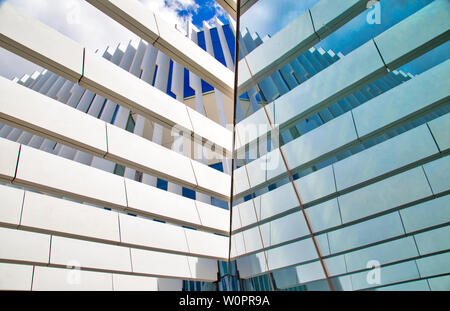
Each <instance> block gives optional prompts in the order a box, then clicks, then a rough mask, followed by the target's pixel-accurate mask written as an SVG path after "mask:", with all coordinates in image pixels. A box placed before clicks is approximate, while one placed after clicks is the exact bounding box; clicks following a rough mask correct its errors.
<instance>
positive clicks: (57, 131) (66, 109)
mask: <svg viewBox="0 0 450 311" xmlns="http://www.w3.org/2000/svg"><path fill="white" fill-rule="evenodd" d="M0 92H1V93H2V97H1V98H0V119H2V120H3V121H4V122H7V123H9V124H10V125H12V126H14V127H19V128H22V129H24V130H26V131H27V132H31V133H34V134H37V135H40V136H44V137H46V138H49V139H51V140H55V141H58V142H61V143H63V144H65V145H69V146H71V147H74V148H81V149H83V150H86V151H88V152H89V153H92V154H94V155H96V156H101V157H103V156H104V155H105V154H106V152H107V149H106V148H107V146H106V128H105V127H106V124H105V122H103V121H100V120H98V119H96V118H94V117H91V116H89V115H87V114H86V113H84V112H82V111H80V110H77V109H73V108H72V107H70V106H67V105H63V104H61V103H60V102H58V101H56V100H53V99H51V98H48V97H47V96H45V95H42V94H39V93H37V92H35V91H33V90H31V89H28V88H26V87H23V86H21V85H19V84H17V83H13V82H12V81H9V80H7V79H5V78H2V77H0Z"/></svg>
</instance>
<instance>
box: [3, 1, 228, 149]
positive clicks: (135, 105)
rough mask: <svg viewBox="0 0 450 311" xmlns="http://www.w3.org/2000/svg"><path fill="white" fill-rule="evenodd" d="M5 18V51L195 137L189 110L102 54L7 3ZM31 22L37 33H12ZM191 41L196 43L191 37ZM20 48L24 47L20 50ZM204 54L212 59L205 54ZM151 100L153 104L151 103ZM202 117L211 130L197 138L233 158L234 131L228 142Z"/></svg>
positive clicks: (198, 135)
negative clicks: (87, 48)
mask: <svg viewBox="0 0 450 311" xmlns="http://www.w3.org/2000/svg"><path fill="white" fill-rule="evenodd" d="M0 17H1V21H2V22H1V24H0V36H1V37H0V38H1V39H0V45H1V46H2V47H4V48H6V49H9V50H11V51H12V52H16V53H18V54H19V55H21V56H23V57H25V58H27V59H28V60H30V61H33V62H36V63H38V64H40V65H42V66H44V67H46V68H48V69H50V70H52V71H54V72H56V73H58V74H60V75H62V76H64V77H66V78H68V79H69V80H71V81H73V82H77V81H79V80H80V82H79V83H80V85H82V86H84V87H87V88H88V89H90V90H91V91H93V92H97V93H98V94H100V95H102V96H104V97H106V98H108V99H111V100H113V101H116V102H117V103H119V104H121V105H123V106H124V107H126V108H128V109H131V110H133V111H135V112H137V113H139V114H141V115H142V116H144V117H146V118H148V119H152V120H155V121H157V122H161V123H163V124H164V125H165V126H168V127H173V126H177V128H178V129H179V130H182V131H185V132H187V133H188V134H189V135H191V133H192V131H193V128H192V123H191V120H190V118H189V112H188V111H189V110H190V108H189V107H186V106H185V105H184V104H182V103H180V102H178V101H176V100H175V99H173V98H171V97H170V96H169V95H167V94H165V93H163V92H161V91H159V90H157V89H155V88H153V87H152V86H151V85H149V84H148V83H146V82H144V81H142V80H140V79H139V78H137V77H136V76H134V75H133V74H131V73H129V72H127V71H125V70H123V69H121V68H119V67H118V66H115V65H114V64H111V63H110V62H108V61H107V60H106V59H104V58H102V57H101V56H98V55H94V54H93V53H91V52H89V51H86V50H85V49H84V48H83V47H82V46H80V45H79V44H78V43H75V42H74V41H72V40H71V39H69V38H67V37H64V36H63V35H61V34H60V33H58V32H57V31H55V30H53V29H51V28H48V27H47V26H46V25H43V24H42V23H40V22H38V21H35V20H33V19H32V18H30V17H28V16H26V15H24V14H22V13H20V12H19V11H17V10H16V9H14V8H13V7H12V6H11V5H9V4H6V3H3V4H2V5H1V6H0ZM30 23H31V24H32V27H31V28H32V29H33V33H30V32H28V31H18V32H14V31H11V29H26V28H28V25H29V24H30ZM183 38H184V37H183ZM185 39H186V40H188V41H189V42H191V41H190V40H189V39H187V38H185ZM54 40H56V42H54ZM47 41H48V42H47ZM43 42H44V43H45V44H44V45H43V47H41V46H40V45H41V44H42V43H43ZM191 43H192V44H194V43H193V42H191ZM14 46H19V47H18V48H15V47H14ZM183 48H184V47H183ZM198 48H199V49H201V48H200V47H198ZM18 50H20V51H23V53H22V52H20V53H19V51H18ZM25 52H26V53H25ZM202 52H203V53H205V55H207V53H206V52H204V51H203V50H202ZM207 56H209V55H207ZM74 64H75V65H74ZM220 65H221V64H220ZM221 66H222V65H221ZM74 67H77V68H78V67H79V68H78V69H76V70H77V71H76V74H74V70H75V69H74ZM223 67H224V66H223ZM224 68H225V67H224ZM226 70H228V69H226ZM228 71H229V70H228ZM230 72H231V71H230ZM83 73H84V75H83ZM231 76H233V74H232V73H231ZM149 98H152V99H153V100H148V99H149ZM200 119H201V120H204V121H205V122H206V124H208V126H207V127H206V128H204V127H203V128H201V129H200V130H199V133H194V134H196V135H194V138H195V139H197V138H200V139H201V140H202V141H203V140H204V141H206V142H209V143H210V144H212V145H215V144H216V145H218V146H219V147H220V148H222V149H223V150H225V151H226V152H227V153H228V154H230V153H231V140H232V135H231V131H228V132H230V133H228V132H226V134H225V136H226V137H225V139H224V138H223V137H224V134H223V131H224V129H223V127H222V126H220V125H219V124H216V123H215V122H208V120H209V119H208V118H207V117H204V116H203V117H200ZM214 133H217V135H218V136H219V137H220V143H219V142H217V143H216V142H215V140H212V141H210V140H209V139H208V138H206V137H205V135H206V136H207V137H209V138H210V139H211V138H214V137H213V136H214Z"/></svg>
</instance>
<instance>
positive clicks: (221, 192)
mask: <svg viewBox="0 0 450 311" xmlns="http://www.w3.org/2000/svg"><path fill="white" fill-rule="evenodd" d="M0 92H1V93H2V94H3V96H2V97H1V98H0V120H1V121H3V122H5V123H8V124H10V125H12V126H14V127H18V128H22V129H24V130H26V131H28V132H32V133H35V134H37V135H40V136H43V137H45V138H48V139H51V140H52V141H57V142H60V143H62V144H64V145H68V146H71V147H73V148H76V149H80V150H82V151H86V152H88V153H89V154H92V155H95V156H100V157H105V158H106V159H108V160H111V161H114V162H116V163H119V164H122V165H125V166H127V167H131V168H134V169H137V170H140V171H142V172H145V173H148V174H152V175H156V176H157V177H160V178H163V179H164V180H168V181H171V182H176V183H179V184H181V185H183V186H186V187H188V188H191V189H198V190H201V191H203V192H206V193H208V194H211V195H214V196H217V197H219V198H221V199H224V200H228V197H229V189H230V183H231V182H230V179H231V177H230V175H227V174H224V173H222V172H219V171H217V170H214V169H212V168H210V167H208V166H206V165H204V164H201V163H198V162H196V161H191V159H189V158H188V157H186V156H183V155H181V154H179V153H176V152H174V151H172V150H170V149H167V148H165V147H163V146H160V145H158V144H156V143H154V142H151V141H149V140H147V139H144V138H142V137H139V136H137V135H134V134H132V133H129V132H127V131H126V130H123V129H120V128H118V127H116V126H113V125H110V124H107V123H105V122H103V121H101V120H99V119H97V118H94V117H92V116H90V115H88V114H85V113H83V112H81V111H79V110H76V109H73V108H72V107H70V106H67V105H62V104H61V103H59V102H57V101H55V100H53V99H50V98H48V97H46V96H45V95H42V94H39V93H37V92H34V91H33V90H30V89H28V88H25V87H23V86H21V85H19V84H17V83H13V82H11V81H9V80H7V79H4V78H0ZM224 130H225V129H224ZM5 148H6V147H5ZM191 162H192V165H191ZM10 174H12V172H10ZM197 180H198V182H197ZM210 180H212V181H213V182H210Z"/></svg>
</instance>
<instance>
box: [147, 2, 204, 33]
mask: <svg viewBox="0 0 450 311" xmlns="http://www.w3.org/2000/svg"><path fill="white" fill-rule="evenodd" d="M140 1H141V2H142V3H144V4H145V5H146V6H147V7H149V8H150V9H151V10H152V11H153V12H155V13H157V14H158V15H159V16H160V17H161V18H163V19H164V20H165V21H166V22H168V23H169V24H172V25H178V26H179V29H186V26H187V23H188V22H189V21H190V20H192V16H193V13H196V12H197V10H198V8H199V5H198V4H197V3H195V1H194V0H166V1H164V0H140ZM180 12H183V15H180Z"/></svg>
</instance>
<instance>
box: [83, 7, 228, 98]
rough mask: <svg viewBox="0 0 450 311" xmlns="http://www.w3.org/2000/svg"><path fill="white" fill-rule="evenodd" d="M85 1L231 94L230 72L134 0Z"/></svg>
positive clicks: (216, 86)
mask: <svg viewBox="0 0 450 311" xmlns="http://www.w3.org/2000/svg"><path fill="white" fill-rule="evenodd" d="M87 1H88V2H89V3H90V4H92V5H93V6H95V7H96V8H98V9H99V10H101V11H102V12H103V13H105V14H106V15H109V16H110V17H111V18H113V19H114V20H116V21H117V22H119V23H121V24H122V25H123V26H125V27H127V28H128V29H129V30H130V31H132V32H134V33H135V34H136V35H138V36H142V38H143V39H144V40H150V41H148V42H149V43H151V44H153V45H154V46H155V47H157V48H158V49H159V50H161V51H162V52H164V53H165V54H167V55H168V56H169V57H170V58H172V59H173V60H175V61H176V62H177V63H179V64H181V65H183V66H185V67H186V68H188V69H189V70H190V71H192V72H193V73H195V74H197V75H198V76H200V77H202V78H203V79H204V80H205V81H206V82H208V83H210V84H211V85H212V86H214V87H215V88H217V89H218V90H220V91H222V92H224V93H225V94H227V95H228V96H229V97H232V96H233V84H234V74H233V72H232V71H231V70H229V69H228V68H227V67H225V66H223V65H222V64H221V63H220V62H219V61H217V60H216V59H215V58H214V57H212V56H210V55H208V54H207V53H206V52H205V51H203V50H202V48H200V47H199V46H198V45H197V44H195V43H194V42H192V41H191V40H190V39H188V38H186V37H185V36H184V35H183V34H181V33H180V32H179V31H177V30H176V29H175V28H174V27H171V26H170V25H169V24H167V23H166V22H165V21H164V20H163V19H161V18H160V17H159V16H158V15H156V14H155V15H153V13H152V12H151V11H150V10H148V8H146V7H145V6H144V5H143V4H141V3H139V2H138V1H137V0H132V1H130V0H127V1H125V0H101V1H91V0H87ZM142 11H148V12H145V13H143V12H142ZM152 15H153V16H152ZM152 19H153V20H152ZM149 20H152V21H151V22H149ZM154 26H156V27H154ZM187 51H189V53H186V52H187Z"/></svg>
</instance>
